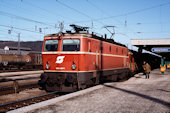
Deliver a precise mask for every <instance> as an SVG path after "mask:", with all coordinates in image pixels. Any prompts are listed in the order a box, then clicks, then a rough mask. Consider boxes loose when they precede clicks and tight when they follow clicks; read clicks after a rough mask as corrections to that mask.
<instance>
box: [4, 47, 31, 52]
mask: <svg viewBox="0 0 170 113" xmlns="http://www.w3.org/2000/svg"><path fill="white" fill-rule="evenodd" d="M4 50H18V47H10V46H5V47H4ZM20 51H31V48H26V47H20Z"/></svg>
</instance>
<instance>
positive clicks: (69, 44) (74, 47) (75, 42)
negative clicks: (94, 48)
mask: <svg viewBox="0 0 170 113" xmlns="http://www.w3.org/2000/svg"><path fill="white" fill-rule="evenodd" d="M63 51H80V40H79V39H63Z"/></svg>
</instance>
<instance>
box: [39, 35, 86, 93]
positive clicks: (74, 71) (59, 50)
mask: <svg viewBox="0 0 170 113" xmlns="http://www.w3.org/2000/svg"><path fill="white" fill-rule="evenodd" d="M83 35H85V34H81V35H80V34H62V35H61V34H57V35H47V36H45V38H44V44H43V50H42V59H43V69H44V74H42V75H41V80H40V82H39V84H40V85H41V86H42V87H44V88H45V89H46V90H47V91H60V92H70V91H74V90H77V89H84V88H85V86H84V84H85V82H87V81H86V80H85V79H84V78H83V76H84V73H83V71H87V70H86V69H85V67H87V66H84V65H83V64H85V61H84V58H83V56H84V55H83V52H85V51H87V43H86V39H83V38H82V37H83Z"/></svg>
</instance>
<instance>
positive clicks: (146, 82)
mask: <svg viewBox="0 0 170 113" xmlns="http://www.w3.org/2000/svg"><path fill="white" fill-rule="evenodd" d="M100 86H101V85H100ZM95 87H97V86H95ZM86 90H87V89H86ZM80 92H81V91H80ZM75 93H77V92H75ZM73 94H74V93H73ZM49 102H50V101H48V103H49ZM51 102H52V101H51ZM42 105H44V104H43V103H42ZM30 108H33V107H30ZM24 109H26V108H22V110H23V112H24ZM20 110H21V109H20ZM14 112H17V111H14ZM27 112H28V113H56V112H57V113H139V112H140V113H170V70H166V72H165V74H164V75H162V74H161V73H160V70H159V69H155V70H153V71H152V72H151V74H150V78H149V79H145V76H144V75H143V74H142V73H140V74H136V75H135V76H134V77H132V78H130V79H129V80H127V81H124V82H114V83H106V84H104V85H102V87H100V88H98V89H96V90H94V91H90V92H88V93H85V94H82V95H79V96H75V97H73V98H69V99H66V100H62V101H59V102H57V101H56V102H53V104H49V105H48V106H42V107H40V108H37V109H32V110H31V109H30V111H27Z"/></svg>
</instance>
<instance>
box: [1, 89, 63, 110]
mask: <svg viewBox="0 0 170 113" xmlns="http://www.w3.org/2000/svg"><path fill="white" fill-rule="evenodd" d="M58 96H60V94H58V92H50V93H46V94H43V95H38V96H33V97H29V98H25V99H21V100H18V101H13V102H7V103H3V104H0V112H7V111H10V110H14V109H17V108H21V107H24V106H28V105H31V104H35V103H38V102H41V101H45V100H49V99H52V98H55V97H58Z"/></svg>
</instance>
